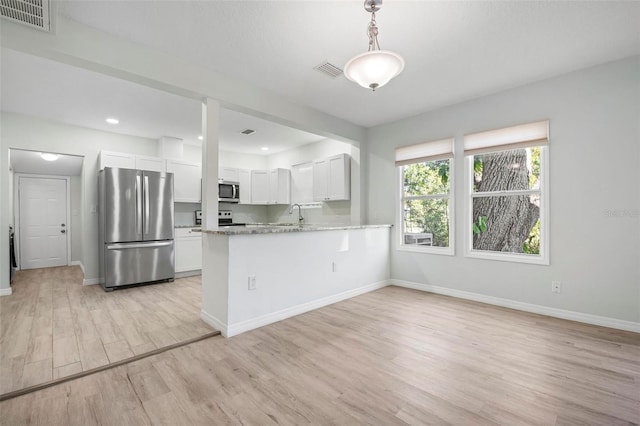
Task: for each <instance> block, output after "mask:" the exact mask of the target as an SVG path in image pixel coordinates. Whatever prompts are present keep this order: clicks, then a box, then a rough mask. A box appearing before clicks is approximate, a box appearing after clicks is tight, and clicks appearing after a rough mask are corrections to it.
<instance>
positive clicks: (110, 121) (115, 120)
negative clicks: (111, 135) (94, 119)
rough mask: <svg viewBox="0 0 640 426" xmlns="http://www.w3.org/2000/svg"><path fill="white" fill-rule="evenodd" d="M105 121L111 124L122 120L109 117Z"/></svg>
mask: <svg viewBox="0 0 640 426" xmlns="http://www.w3.org/2000/svg"><path fill="white" fill-rule="evenodd" d="M105 121H106V122H107V123H109V124H118V123H119V122H120V120H118V119H117V118H113V117H109V118H107V119H106V120H105Z"/></svg>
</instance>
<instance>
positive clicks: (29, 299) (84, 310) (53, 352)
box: [0, 266, 212, 394]
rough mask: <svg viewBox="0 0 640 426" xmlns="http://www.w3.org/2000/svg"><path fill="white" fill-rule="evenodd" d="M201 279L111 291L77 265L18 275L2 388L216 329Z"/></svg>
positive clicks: (1, 311) (5, 331)
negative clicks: (207, 319) (207, 316)
mask: <svg viewBox="0 0 640 426" xmlns="http://www.w3.org/2000/svg"><path fill="white" fill-rule="evenodd" d="M200 287H201V286H200V277H199V276H197V277H190V278H182V279H178V280H176V281H175V282H173V283H166V284H157V285H149V286H143V287H134V288H129V289H123V290H116V291H113V292H110V293H106V292H104V291H103V290H102V287H101V286H99V285H91V286H83V285H82V271H81V270H80V268H79V267H77V266H71V267H59V268H46V269H32V270H25V271H20V272H18V273H17V275H16V279H15V282H14V285H13V286H12V290H13V294H12V295H11V296H7V297H1V298H0V394H4V393H7V392H10V391H14V390H18V389H22V388H26V387H29V386H33V385H37V384H41V383H45V382H48V381H51V380H53V379H58V378H60V377H65V376H68V375H71V374H75V373H79V372H81V371H86V370H90V369H93V368H96V367H100V366H103V365H107V364H110V363H113V362H116V361H120V360H122V359H125V358H130V357H132V356H134V355H139V354H142V353H145V352H149V351H152V350H154V349H156V348H160V347H164V346H168V345H171V344H174V343H177V342H181V341H186V340H189V339H191V338H193V337H196V336H199V335H204V334H206V333H210V332H211V331H212V329H211V328H210V327H209V326H208V325H206V324H205V323H204V322H203V321H202V320H200V305H201V288H200Z"/></svg>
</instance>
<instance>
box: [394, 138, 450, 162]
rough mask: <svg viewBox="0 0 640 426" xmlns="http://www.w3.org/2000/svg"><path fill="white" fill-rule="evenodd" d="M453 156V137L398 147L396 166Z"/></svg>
mask: <svg viewBox="0 0 640 426" xmlns="http://www.w3.org/2000/svg"><path fill="white" fill-rule="evenodd" d="M445 158H453V138H449V139H441V140H437V141H432V142H424V143H419V144H416V145H409V146H402V147H400V148H396V166H406V165H407V164H413V163H422V162H425V161H435V160H444V159H445Z"/></svg>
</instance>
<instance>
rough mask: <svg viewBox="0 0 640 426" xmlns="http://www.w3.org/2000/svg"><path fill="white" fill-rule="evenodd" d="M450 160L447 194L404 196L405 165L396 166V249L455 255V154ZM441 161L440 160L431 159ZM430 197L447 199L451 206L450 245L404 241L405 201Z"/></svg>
mask: <svg viewBox="0 0 640 426" xmlns="http://www.w3.org/2000/svg"><path fill="white" fill-rule="evenodd" d="M448 160H449V193H448V194H447V196H446V197H445V196H442V195H440V194H437V195H417V196H408V197H405V196H404V168H405V166H407V165H409V164H407V165H403V166H396V169H397V171H396V173H397V175H396V176H397V183H398V185H397V190H398V198H397V200H398V201H397V206H398V208H397V209H396V223H397V229H398V230H399V231H398V233H397V234H398V235H397V236H396V250H398V251H405V252H413V253H428V254H438V255H445V256H455V184H454V181H455V179H454V176H455V156H454V157H451V158H448ZM429 161H440V160H429ZM423 162H424V161H416V163H412V164H417V163H423ZM428 199H447V200H448V206H449V215H448V216H449V247H435V246H418V245H415V244H405V242H404V234H405V231H404V225H405V224H404V203H405V201H407V200H428Z"/></svg>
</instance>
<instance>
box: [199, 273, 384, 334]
mask: <svg viewBox="0 0 640 426" xmlns="http://www.w3.org/2000/svg"><path fill="white" fill-rule="evenodd" d="M388 285H389V280H384V281H378V282H375V283H372V284H367V285H364V286H362V287H358V288H354V289H352V290H347V291H344V292H342V293H338V294H333V295H331V296H327V297H323V298H322V299H317V300H312V301H310V302H306V303H302V304H300V305H296V306H291V307H289V308H285V309H282V310H280V311H276V312H272V313H269V314H266V315H262V316H259V317H256V318H251V319H248V320H246V321H242V322H238V323H235V324H230V325H228V324H224V323H223V322H222V321H220V320H218V319H217V318H215V317H213V316H212V315H210V314H208V313H206V312H204V311H202V320H203V321H204V322H206V323H207V324H209V325H210V326H212V327H214V328H216V329H218V330H220V332H221V333H222V335H223V336H225V337H231V336H236V335H238V334H240V333H244V332H245V331H249V330H253V329H256V328H259V327H263V326H265V325H269V324H273V323H274V322H278V321H282V320H283V319H287V318H291V317H293V316H296V315H300V314H304V313H305V312H309V311H313V310H315V309H318V308H322V307H324V306H327V305H331V304H334V303H337V302H341V301H343V300H346V299H350V298H352V297H355V296H359V295H361V294H364V293H369V292H371V291H374V290H378V289H381V288H383V287H386V286H388Z"/></svg>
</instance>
